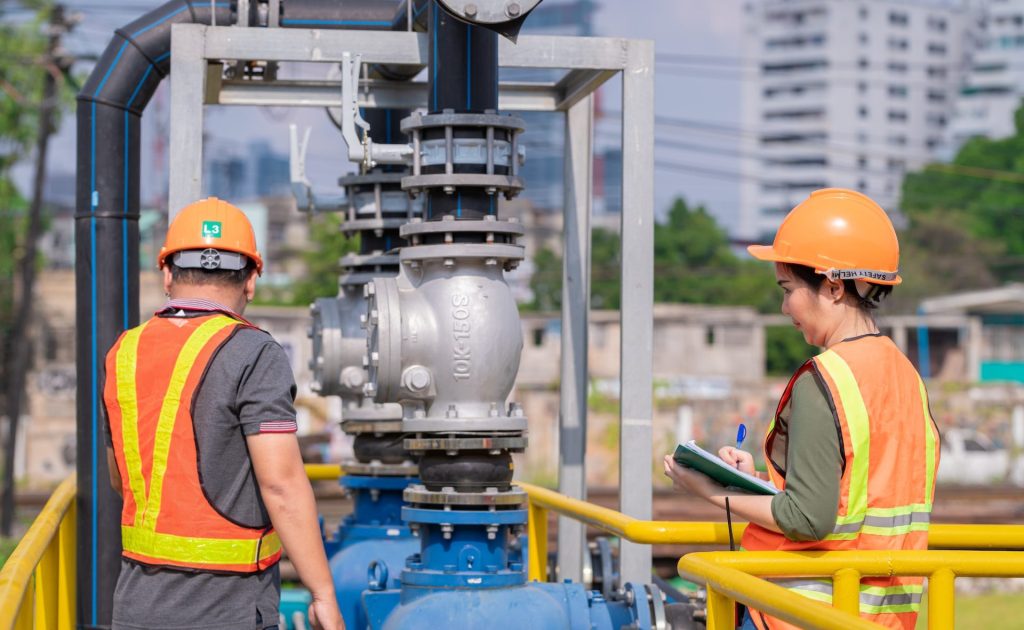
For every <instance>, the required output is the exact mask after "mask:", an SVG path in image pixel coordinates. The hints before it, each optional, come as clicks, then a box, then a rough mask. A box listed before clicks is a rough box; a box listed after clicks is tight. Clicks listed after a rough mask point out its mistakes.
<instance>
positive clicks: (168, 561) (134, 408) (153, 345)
mask: <svg viewBox="0 0 1024 630" xmlns="http://www.w3.org/2000/svg"><path fill="white" fill-rule="evenodd" d="M249 325H250V324H248V323H245V322H241V321H239V320H237V319H234V318H232V317H228V316H226V315H222V314H220V313H215V314H211V315H208V316H207V315H204V316H200V317H193V318H166V317H154V318H152V319H150V320H149V321H147V322H146V323H144V324H142V325H141V326H138V327H137V328H133V329H131V330H128V331H125V332H124V333H123V334H122V335H121V337H120V338H119V339H118V341H117V343H116V344H114V347H113V348H111V350H110V352H109V353H107V360H106V367H107V375H108V377H107V380H106V386H105V388H104V392H103V398H104V401H105V403H106V407H107V414H108V416H109V422H110V432H111V434H112V437H113V442H114V455H115V458H116V460H117V468H118V471H119V472H120V473H121V489H122V496H123V497H124V507H123V509H122V511H121V545H122V548H123V551H122V555H123V556H124V557H125V558H129V559H131V560H133V561H135V562H139V563H142V564H147V565H153V566H162V567H177V568H184V569H192V570H198V571H206V572H217V573H243V574H247V573H256V572H259V571H262V570H264V569H266V568H268V567H271V566H273V565H274V564H275V563H276V562H277V561H278V560H279V559H280V558H281V541H280V539H279V538H278V536H277V533H276V532H275V531H274V529H273V527H272V526H270V525H269V524H268V525H267V526H265V527H246V526H244V525H239V524H237V523H234V522H232V521H231V520H229V519H228V518H227V517H226V516H224V515H223V514H221V513H220V512H219V511H218V510H217V508H215V507H214V506H213V505H211V503H210V501H209V499H208V498H207V496H206V492H205V491H204V489H203V483H202V479H201V478H200V475H199V458H198V456H197V453H196V438H195V428H194V426H193V422H194V418H193V417H192V405H193V404H194V402H195V395H196V392H197V390H198V388H199V385H200V384H201V383H202V380H203V376H204V375H205V374H206V368H207V366H209V364H210V361H212V360H213V357H214V356H215V355H216V353H217V350H218V349H219V348H220V347H221V346H222V345H223V344H224V343H225V342H226V341H227V340H228V338H229V337H231V335H232V333H234V331H235V330H237V329H239V328H241V327H245V326H249Z"/></svg>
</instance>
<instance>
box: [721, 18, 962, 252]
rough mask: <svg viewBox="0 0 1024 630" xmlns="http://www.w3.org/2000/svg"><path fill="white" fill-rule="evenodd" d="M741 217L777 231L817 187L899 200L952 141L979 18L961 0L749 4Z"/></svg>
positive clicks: (748, 224) (746, 227) (747, 235)
mask: <svg viewBox="0 0 1024 630" xmlns="http://www.w3.org/2000/svg"><path fill="white" fill-rule="evenodd" d="M746 11H747V14H746V37H745V38H744V42H745V43H744V46H745V51H744V60H745V65H746V67H747V68H749V69H753V71H752V77H751V79H750V80H748V81H745V83H744V86H743V129H744V135H743V140H742V141H741V155H742V157H741V162H742V172H743V175H744V177H743V180H742V183H741V194H740V221H739V225H736V226H734V229H732V230H730V231H731V232H732V234H733V236H734V237H738V238H742V239H752V240H763V239H765V238H771V236H772V235H773V234H774V233H775V230H776V228H777V227H778V225H779V223H780V222H781V221H782V219H783V217H785V215H786V213H787V212H789V210H790V209H791V208H792V207H793V206H794V205H796V204H797V203H799V202H800V201H801V200H803V199H804V198H805V197H806V196H807V194H808V193H809V192H810V191H812V190H815V189H817V188H825V187H831V186H841V187H847V188H855V189H858V190H861V191H863V192H864V193H866V194H868V195H870V196H871V197H872V198H874V199H875V200H877V201H878V202H879V203H880V204H882V206H883V207H884V208H886V209H887V210H893V209H895V206H896V203H897V201H898V197H899V191H900V184H901V182H902V179H903V173H904V172H905V171H907V170H910V169H915V168H919V167H920V166H922V165H923V164H925V163H926V162H928V161H929V159H930V157H931V155H932V154H933V153H934V152H935V151H936V150H937V149H938V148H939V146H940V145H941V144H942V142H943V134H944V130H945V127H946V124H947V121H948V120H949V118H950V112H951V109H952V105H953V98H954V96H955V94H956V92H957V89H958V87H959V85H960V79H961V71H962V69H963V68H964V62H965V53H966V51H967V47H966V44H967V41H968V38H969V36H970V35H969V33H970V32H971V27H972V24H973V22H972V21H971V20H970V15H971V14H970V13H969V12H968V10H967V9H966V8H965V6H964V3H963V2H948V1H947V2H942V1H938V0H933V1H931V2H928V1H925V0H904V1H902V2H900V1H894V0H888V1H887V0H856V1H854V0H762V1H759V2H751V3H749V4H748V6H747V8H746Z"/></svg>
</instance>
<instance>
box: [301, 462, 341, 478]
mask: <svg viewBox="0 0 1024 630" xmlns="http://www.w3.org/2000/svg"><path fill="white" fill-rule="evenodd" d="M344 474H345V471H343V470H342V469H341V465H340V464H306V476H307V477H309V480H310V481H336V480H338V479H340V478H341V477H342V476H344Z"/></svg>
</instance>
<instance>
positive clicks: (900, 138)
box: [889, 134, 907, 147]
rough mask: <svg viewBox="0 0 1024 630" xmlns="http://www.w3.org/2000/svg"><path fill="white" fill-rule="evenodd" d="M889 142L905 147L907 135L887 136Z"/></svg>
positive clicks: (892, 144) (895, 145)
mask: <svg viewBox="0 0 1024 630" xmlns="http://www.w3.org/2000/svg"><path fill="white" fill-rule="evenodd" d="M889 144H890V145H891V146H894V147H905V146H907V137H906V136H904V135H903V134H896V135H892V136H889Z"/></svg>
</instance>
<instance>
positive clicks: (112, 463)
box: [107, 446, 124, 499]
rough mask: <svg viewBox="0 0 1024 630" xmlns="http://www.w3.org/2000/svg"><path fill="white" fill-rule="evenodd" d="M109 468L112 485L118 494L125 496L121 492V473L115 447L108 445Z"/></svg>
mask: <svg viewBox="0 0 1024 630" xmlns="http://www.w3.org/2000/svg"><path fill="white" fill-rule="evenodd" d="M107 470H109V471H110V487H112V488H113V489H114V492H116V493H117V496H119V497H121V498H122V499H123V498H124V496H123V495H122V494H121V473H120V471H118V470H117V459H116V458H115V457H114V449H112V448H111V447H109V446H108V447H107Z"/></svg>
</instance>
